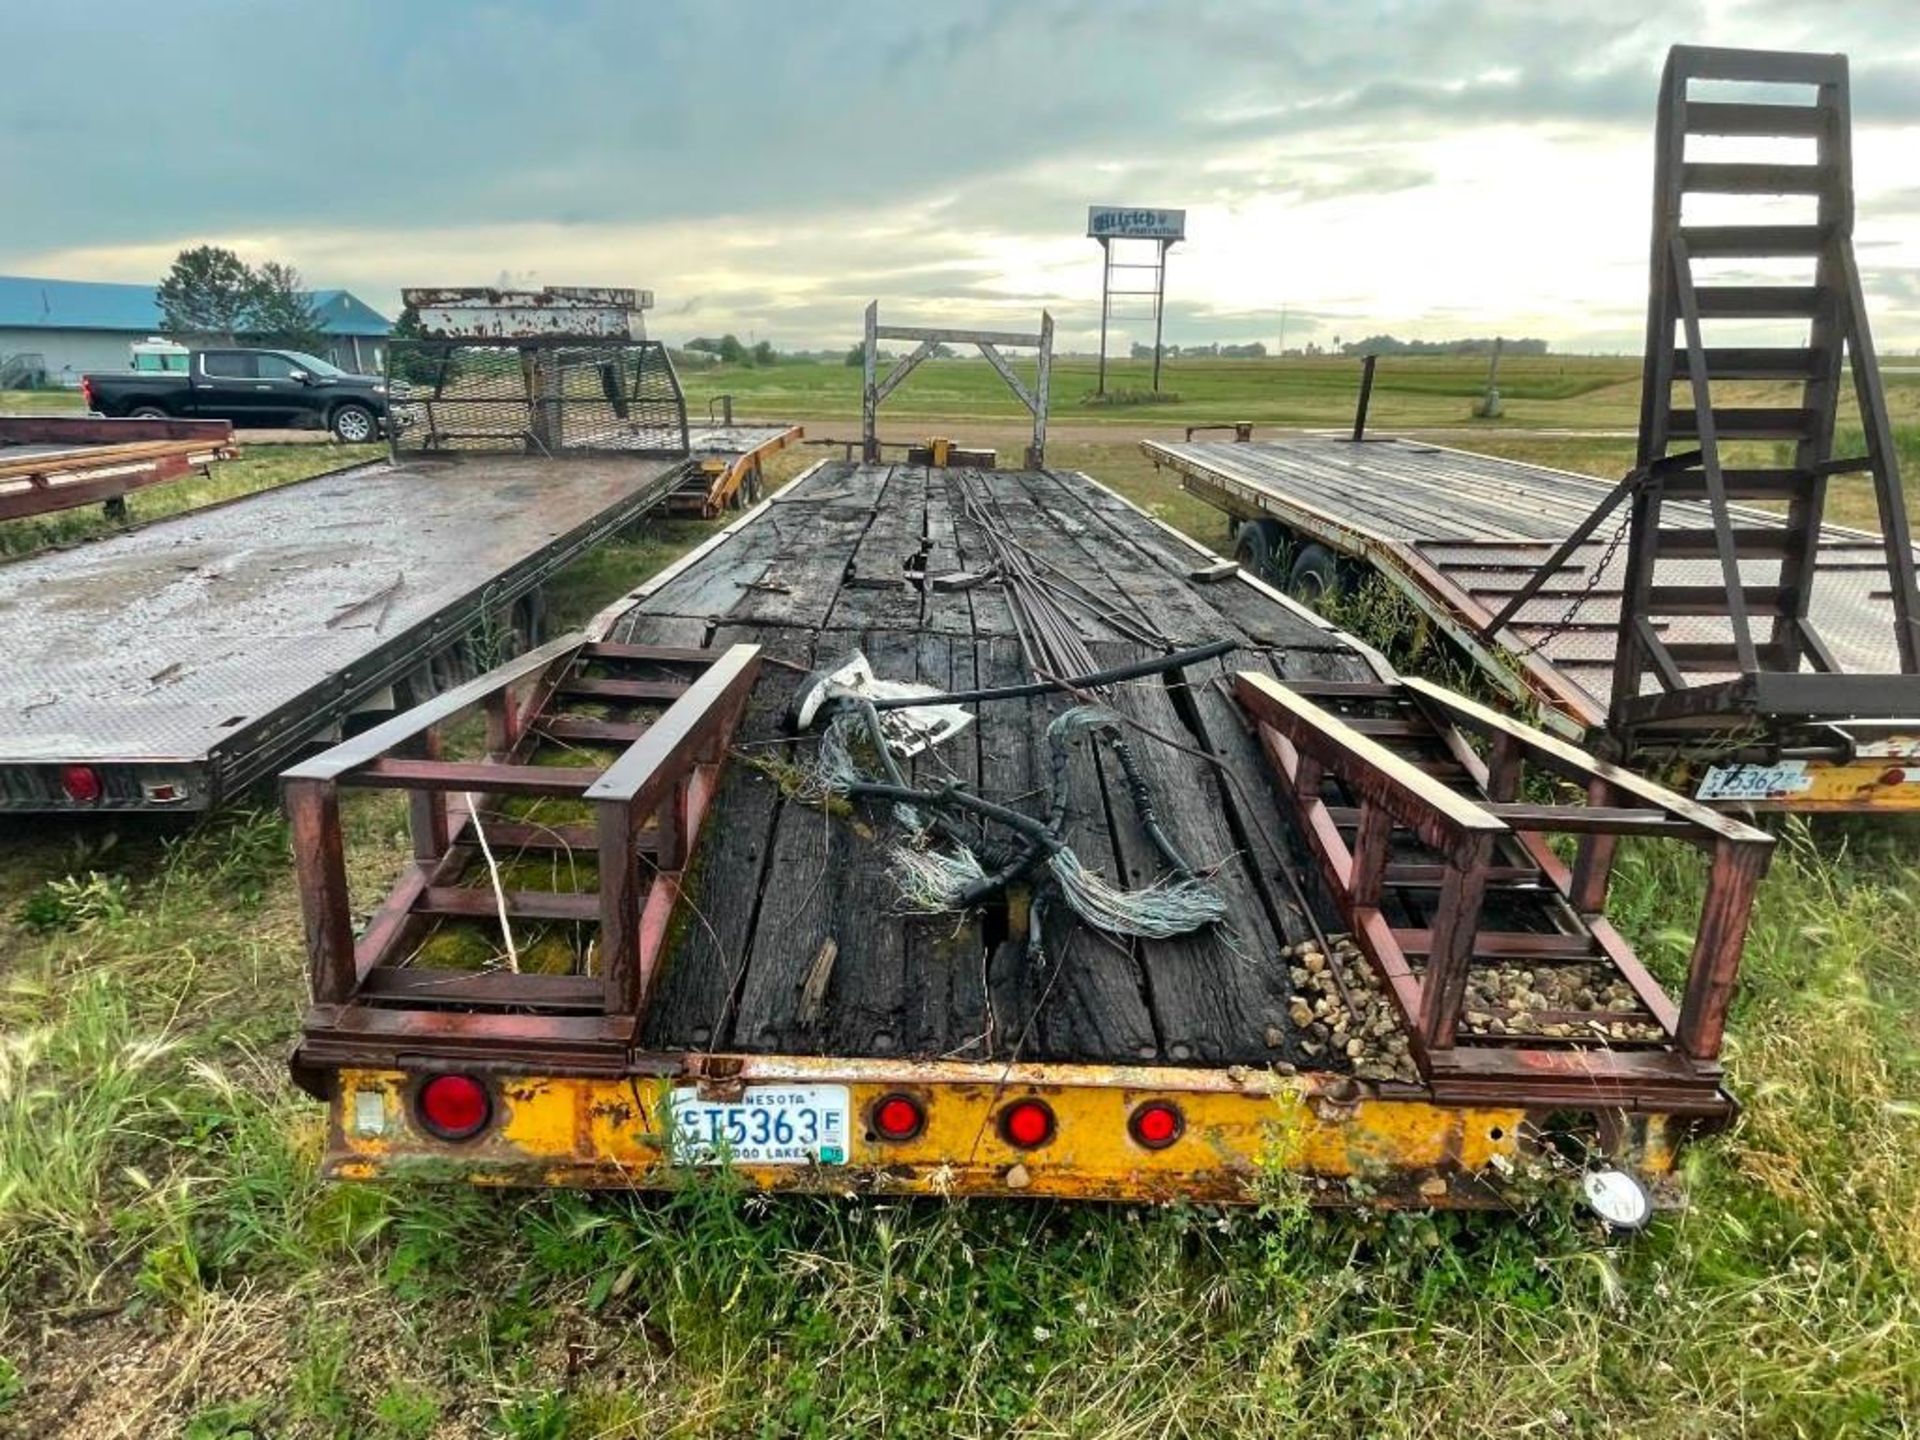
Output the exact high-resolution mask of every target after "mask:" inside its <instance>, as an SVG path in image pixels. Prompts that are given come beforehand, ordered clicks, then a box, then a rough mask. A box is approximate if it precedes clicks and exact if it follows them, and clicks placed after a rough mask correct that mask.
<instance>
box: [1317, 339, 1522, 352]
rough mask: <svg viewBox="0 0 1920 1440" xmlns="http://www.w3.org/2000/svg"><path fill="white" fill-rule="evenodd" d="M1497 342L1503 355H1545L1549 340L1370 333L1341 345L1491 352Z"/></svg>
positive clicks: (1384, 349) (1391, 349)
mask: <svg viewBox="0 0 1920 1440" xmlns="http://www.w3.org/2000/svg"><path fill="white" fill-rule="evenodd" d="M1495 344H1498V345H1499V346H1500V353H1501V354H1503V355H1544V354H1546V353H1547V342H1546V341H1544V340H1533V339H1528V338H1526V337H1522V338H1520V339H1518V340H1516V339H1513V338H1512V337H1511V336H1503V337H1502V338H1501V339H1499V340H1498V341H1494V340H1490V339H1484V338H1475V339H1469V340H1397V339H1395V338H1394V337H1393V336H1391V335H1369V336H1368V337H1367V338H1366V339H1364V340H1349V341H1347V342H1346V343H1345V344H1344V345H1341V346H1340V353H1341V354H1342V355H1491V354H1492V353H1493V347H1494V346H1495Z"/></svg>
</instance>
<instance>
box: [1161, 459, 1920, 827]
mask: <svg viewBox="0 0 1920 1440" xmlns="http://www.w3.org/2000/svg"><path fill="white" fill-rule="evenodd" d="M1141 448H1142V449H1143V450H1144V451H1145V452H1146V454H1147V456H1148V457H1149V458H1150V459H1152V460H1153V461H1154V462H1155V463H1156V464H1158V465H1162V466H1165V467H1167V468H1169V469H1171V470H1173V471H1174V472H1176V473H1177V474H1178V475H1179V477H1180V484H1181V486H1182V488H1184V489H1186V490H1187V491H1188V492H1189V493H1191V494H1193V495H1196V496H1198V497H1199V498H1200V499H1202V500H1205V501H1206V502H1207V503H1208V504H1210V505H1213V506H1215V507H1216V508H1218V509H1219V510H1221V511H1223V512H1224V513H1225V514H1226V515H1227V516H1228V517H1230V518H1231V519H1232V520H1233V521H1234V522H1236V524H1237V525H1238V526H1239V527H1240V530H1239V535H1238V543H1239V545H1240V553H1241V555H1242V557H1243V558H1244V559H1246V560H1247V561H1248V563H1252V564H1259V563H1261V562H1262V561H1264V560H1266V557H1269V556H1272V557H1274V559H1273V560H1272V561H1270V562H1267V563H1269V565H1270V566H1280V565H1285V566H1286V567H1288V569H1289V570H1290V572H1291V573H1289V574H1285V575H1282V574H1279V573H1278V571H1277V569H1276V570H1274V571H1273V573H1274V575H1275V578H1276V580H1278V581H1279V582H1280V583H1283V584H1284V583H1287V582H1289V581H1295V580H1297V581H1298V582H1300V583H1303V584H1304V585H1305V587H1306V588H1308V589H1316V588H1317V587H1318V586H1319V585H1320V584H1321V583H1323V582H1324V580H1325V578H1326V577H1327V575H1328V574H1329V573H1330V572H1329V570H1328V569H1327V568H1326V563H1325V561H1324V560H1323V559H1322V558H1321V554H1320V553H1319V552H1320V551H1322V550H1324V551H1327V552H1332V553H1333V554H1335V555H1338V556H1340V557H1343V558H1344V559H1345V560H1346V561H1349V562H1353V563H1355V564H1357V565H1359V566H1361V567H1363V568H1364V569H1365V570H1367V571H1370V572H1371V573H1374V574H1377V575H1379V576H1381V577H1382V578H1383V579H1385V580H1386V581H1388V582H1389V583H1390V584H1392V585H1393V586H1394V587H1395V588H1396V589H1398V590H1399V591H1400V592H1401V593H1403V594H1404V595H1406V596H1407V597H1408V598H1409V599H1410V600H1412V601H1413V602H1414V604H1416V605H1417V606H1418V607H1419V608H1420V609H1421V610H1422V611H1423V612H1424V613H1425V614H1426V615H1427V616H1428V617H1429V618H1430V619H1431V620H1432V621H1433V622H1434V623H1435V624H1436V625H1437V626H1438V627H1439V628H1440V629H1441V630H1443V631H1444V632H1445V633H1446V634H1447V635H1448V636H1450V637H1451V638H1452V639H1453V640H1454V641H1455V642H1457V643H1458V644H1459V645H1460V646H1461V648H1462V649H1463V650H1464V651H1465V652H1466V653H1467V654H1468V655H1470V656H1471V657H1472V658H1473V660H1474V661H1475V663H1476V664H1477V665H1478V667H1479V668H1480V670H1481V672H1482V673H1483V674H1484V675H1485V676H1486V677H1487V679H1488V680H1489V681H1490V682H1491V683H1492V684H1494V685H1496V686H1498V687H1499V688H1501V689H1503V690H1505V691H1507V692H1508V693H1509V694H1510V695H1512V696H1513V697H1514V698H1515V699H1516V700H1518V701H1521V702H1522V703H1525V704H1529V705H1537V706H1538V708H1539V714H1540V716H1541V723H1542V724H1544V725H1546V726H1547V727H1548V728H1550V729H1553V730H1555V731H1556V732H1558V733H1560V734H1563V735H1565V736H1567V737H1569V738H1571V739H1574V740H1576V741H1581V742H1582V743H1588V744H1592V743H1595V740H1596V737H1598V736H1599V735H1600V734H1601V733H1602V732H1603V731H1604V730H1605V729H1606V727H1607V723H1608V715H1609V711H1610V708H1611V706H1612V701H1613V682H1614V654H1615V649H1616V644H1617V635H1618V631H1619V625H1620V602H1621V594H1622V585H1623V582H1624V579H1625V572H1626V568H1627V558H1628V557H1627V552H1626V547H1625V545H1623V544H1620V543H1617V541H1616V538H1615V537H1616V533H1617V532H1618V531H1619V530H1620V528H1621V526H1622V525H1624V523H1625V520H1626V516H1625V514H1624V512H1623V513H1622V514H1621V516H1620V517H1618V518H1619V521H1620V524H1609V525H1606V526H1603V527H1602V528H1601V529H1600V531H1599V533H1597V534H1596V535H1594V536H1592V537H1591V538H1589V539H1587V540H1586V541H1585V542H1583V543H1582V544H1580V545H1579V546H1578V547H1577V548H1576V549H1574V551H1573V552H1572V553H1571V554H1570V555H1568V556H1567V557H1566V558H1565V559H1564V561H1563V562H1562V563H1561V564H1560V565H1559V566H1558V567H1557V569H1556V570H1555V571H1554V573H1553V576H1552V578H1551V579H1550V580H1549V581H1548V582H1547V583H1546V584H1545V585H1543V586H1541V587H1540V588H1539V589H1538V590H1537V591H1536V592H1535V593H1534V594H1533V595H1532V596H1531V597H1530V598H1528V599H1527V600H1526V601H1525V603H1524V604H1523V605H1521V607H1520V608H1519V609H1518V611H1516V612H1515V613H1514V614H1513V615H1512V616H1511V618H1510V619H1509V620H1508V621H1507V622H1506V623H1505V624H1503V625H1501V626H1500V627H1499V628H1498V629H1497V630H1494V631H1493V632H1492V633H1491V634H1489V633H1488V632H1489V628H1490V627H1491V626H1492V625H1493V622H1494V621H1495V620H1496V619H1497V618H1498V617H1499V615H1500V614H1501V613H1502V611H1503V610H1504V609H1505V608H1506V606H1507V603H1508V601H1509V600H1511V599H1512V598H1513V596H1514V595H1515V593H1516V592H1517V591H1518V590H1519V588H1520V587H1521V586H1522V585H1523V584H1525V583H1527V582H1528V581H1529V580H1530V579H1531V578H1532V577H1533V576H1534V575H1535V573H1536V572H1537V571H1539V569H1540V568H1541V566H1542V565H1543V563H1545V562H1546V561H1547V560H1549V559H1550V558H1551V557H1552V555H1553V553H1554V551H1555V550H1556V549H1557V548H1558V547H1559V546H1560V545H1561V543H1562V542H1563V541H1565V540H1567V539H1568V538H1569V537H1571V536H1572V535H1573V534H1574V532H1575V530H1576V528H1577V527H1578V526H1579V525H1580V524H1581V522H1582V521H1584V520H1585V519H1586V518H1587V517H1588V516H1589V515H1591V514H1592V513H1593V511H1594V510H1595V507H1596V506H1598V505H1599V504H1600V502H1601V501H1602V500H1603V499H1605V498H1606V497H1607V495H1608V493H1609V491H1611V490H1612V489H1613V488H1614V487H1613V486H1612V485H1611V484H1609V483H1608V482H1606V481H1603V480H1596V479H1593V478H1592V477H1589V476H1585V475H1576V474H1572V473H1569V472H1567V471H1563V470H1553V469H1549V468H1547V467H1545V466H1540V465H1530V464H1525V463H1522V462H1520V461H1516V460H1503V459H1496V458H1493V457H1490V456H1485V455H1476V454H1472V453H1469V452H1466V451H1461V450H1453V449H1448V448H1446V447H1443V446H1439V445H1433V444H1428V443H1425V442H1421V441H1415V440H1407V439H1395V438H1391V437H1380V438H1374V437H1368V438H1366V439H1365V440H1362V441H1359V442H1355V441H1353V440H1351V439H1348V438H1345V437H1341V436H1333V435H1317V434H1308V435H1289V436H1284V437H1274V438H1271V439H1261V440H1248V441H1212V442H1209V441H1189V442H1186V443H1175V442H1171V441H1158V440H1149V441H1143V442H1141ZM1664 511H1665V517H1666V520H1667V521H1668V522H1669V523H1670V524H1672V525H1674V526H1676V527H1680V526H1686V527H1691V528H1693V529H1694V530H1695V531H1696V532H1697V533H1700V534H1702V535H1707V534H1710V533H1711V531H1710V525H1711V516H1710V514H1709V512H1708V510H1707V507H1706V506H1705V505H1704V504H1701V503H1697V502H1689V501H1683V500H1668V501H1667V502H1666V504H1665V506H1664ZM1730 513H1731V514H1732V516H1733V517H1734V518H1735V519H1736V520H1737V522H1738V524H1739V525H1740V527H1741V528H1742V530H1743V532H1745V533H1748V534H1754V535H1760V534H1765V533H1767V532H1774V533H1778V534H1781V535H1784V534H1785V533H1786V522H1785V520H1784V519H1783V518H1782V516H1780V515H1778V514H1775V513H1773V512H1770V511H1767V510H1763V509H1759V508H1757V507H1754V506H1748V505H1734V506H1732V507H1730ZM1250 532H1260V533H1259V534H1258V536H1257V538H1256V536H1255V535H1254V534H1252V533H1250ZM1308 547H1315V549H1314V552H1313V553H1309V550H1308ZM1666 565H1667V568H1666V569H1665V570H1664V571H1663V578H1664V579H1665V580H1666V581H1668V582H1669V583H1671V584H1674V585H1676V586H1689V585H1691V586H1694V587H1697V588H1699V589H1700V590H1702V591H1703V592H1704V591H1707V590H1711V589H1713V588H1714V587H1716V586H1717V585H1718V584H1719V581H1720V567H1719V564H1718V562H1717V560H1716V559H1714V558H1713V556H1712V555H1711V553H1705V554H1701V555H1699V556H1698V557H1697V558H1693V559H1686V558H1675V559H1672V560H1669V561H1667V562H1666ZM1741 573H1742V576H1743V579H1744V580H1745V582H1746V583H1747V584H1748V585H1749V586H1751V587H1754V588H1755V589H1759V588H1761V587H1767V586H1772V585H1775V584H1777V583H1778V581H1779V575H1780V561H1779V559H1778V558H1773V559H1770V560H1769V559H1765V558H1759V557H1755V558H1751V559H1744V560H1743V561H1742V562H1741ZM1808 613H1809V617H1810V619H1811V620H1812V622H1813V623H1814V625H1815V626H1816V627H1817V629H1818V630H1819V632H1820V633H1821V634H1822V635H1823V636H1824V637H1825V639H1826V643H1827V645H1828V646H1829V647H1830V649H1831V652H1832V654H1833V656H1834V658H1835V660H1836V661H1837V662H1838V668H1839V669H1840V670H1842V671H1845V672H1850V673H1854V674H1859V675H1863V676H1864V675H1876V674H1885V673H1891V672H1897V671H1898V670H1899V669H1900V657H1899V654H1898V651H1897V648H1896V644H1895V617H1894V610H1893V605H1892V601H1891V599H1890V595H1889V585H1888V579H1887V564H1886V552H1885V547H1884V542H1883V541H1882V540H1881V539H1880V537H1878V536H1875V535H1869V534H1866V533H1864V532H1862V531H1857V530H1849V529H1845V528H1842V527H1839V526H1833V525H1828V526H1823V527H1822V528H1821V531H1820V538H1819V544H1818V547H1817V550H1816V558H1815V562H1814V565H1813V583H1812V585H1811V594H1810V600H1809V606H1808ZM1659 628H1660V631H1661V634H1662V636H1663V638H1665V639H1667V640H1668V641H1670V642H1673V643H1677V644H1680V645H1683V646H1684V645H1686V644H1688V643H1695V644H1705V643H1711V642H1713V641H1716V640H1719V639H1721V638H1722V637H1723V636H1724V633H1725V632H1724V625H1723V624H1722V623H1721V622H1719V621H1716V620H1715V619H1712V618H1710V617H1707V616H1705V615H1703V616H1702V617H1700V618H1699V619H1697V620H1694V621H1691V622H1689V621H1686V620H1684V619H1676V620H1670V621H1664V622H1662V623H1661V625H1660V627H1659ZM1760 679H1761V681H1762V683H1764V680H1765V677H1764V676H1763V677H1760ZM1693 741H1694V743H1695V745H1696V748H1697V747H1698V746H1699V745H1705V746H1706V747H1708V748H1714V749H1718V750H1719V751H1720V753H1721V754H1723V755H1726V754H1728V753H1729V752H1730V751H1731V750H1732V749H1733V748H1735V747H1730V746H1728V745H1727V744H1726V743H1725V741H1724V738H1723V737H1722V736H1719V735H1715V734H1700V733H1698V732H1696V734H1695V736H1694V737H1693ZM1660 747H1661V748H1663V749H1665V750H1666V751H1667V752H1668V753H1671V752H1672V751H1673V750H1675V749H1680V750H1682V751H1684V750H1685V749H1687V748H1688V741H1687V740H1685V739H1676V737H1674V736H1671V735H1670V736H1666V737H1661V739H1660ZM1852 750H1853V753H1854V755H1855V756H1856V758H1855V759H1853V760H1852V761H1851V763H1849V762H1846V761H1836V760H1834V759H1831V758H1818V757H1815V758H1794V757H1792V756H1787V757H1784V758H1783V757H1780V756H1778V755H1772V754H1765V753H1762V754H1758V755H1755V756H1754V757H1753V759H1754V761H1755V762H1756V763H1753V764H1739V763H1732V762H1731V761H1728V762H1726V763H1722V764H1720V765H1718V766H1715V765H1711V764H1709V765H1706V766H1704V767H1703V769H1702V774H1701V782H1700V790H1699V794H1700V798H1703V799H1713V800H1725V801H1730V802H1737V803H1739V804H1742V805H1752V806H1756V807H1760V808H1793V809H1805V810H1818V809H1864V808H1874V809H1881V808H1900V809H1908V808H1915V807H1920V767H1914V766H1910V765H1909V764H1908V763H1907V761H1908V760H1910V759H1912V758H1914V757H1915V756H1920V717H1915V719H1914V723H1913V724H1912V725H1911V726H1910V727H1907V728H1906V729H1902V728H1901V727H1899V726H1893V727H1890V728H1884V729H1883V730H1882V732H1881V733H1879V734H1877V735H1875V736H1874V737H1873V738H1872V739H1871V740H1870V741H1868V742H1867V743H1864V744H1857V745H1855V746H1853V747H1852Z"/></svg>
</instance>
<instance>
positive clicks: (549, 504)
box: [0, 426, 795, 812]
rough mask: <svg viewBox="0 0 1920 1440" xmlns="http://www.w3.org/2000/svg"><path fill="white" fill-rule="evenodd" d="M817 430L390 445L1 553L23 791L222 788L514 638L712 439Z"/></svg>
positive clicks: (14, 738)
mask: <svg viewBox="0 0 1920 1440" xmlns="http://www.w3.org/2000/svg"><path fill="white" fill-rule="evenodd" d="M794 433H795V432H794V431H793V430H792V429H791V428H789V427H783V426H782V427H763V428H759V429H749V428H740V427H736V428H734V429H732V430H729V431H725V432H716V433H712V434H707V433H703V432H702V431H700V430H699V429H695V430H694V431H693V432H692V433H691V435H690V436H689V445H688V449H689V451H690V457H689V458H685V459H657V458H646V457H639V456H620V455H599V456H574V457H568V458H565V459H548V458H545V457H540V456H527V455H517V456H516V455H509V454H477V453H469V454H464V455H461V456H460V457H458V458H452V457H436V456H427V455H413V456H408V457H405V458H402V459H397V460H396V459H389V460H381V461H376V462H373V463H371V464H365V465H358V466H352V467H349V468H346V469H342V470H336V471H333V472H330V473H328V474H324V475H319V476H315V477H313V478H311V479H308V480H303V481H300V482H298V483H296V484H292V485H286V486H281V487H279V488H276V489H273V490H268V491H264V492H261V493H258V494H254V495H250V496H246V497H243V498H240V499H236V500H232V501H228V502H225V503H223V504H219V505H213V506H209V507H206V508H204V509H201V510H197V511H193V512H191V513H188V514H184V515H179V516H175V517H172V518H169V519H166V520H161V521H157V522H155V523H153V524H149V525H144V526H140V527H138V528H136V529H132V530H128V531H124V532H122V533H119V534H116V535H113V536H111V537H109V538H106V539H103V540H98V541H92V542H88V543H86V544H83V545H79V546H76V547H73V548H71V549H64V550H56V551H47V552H44V553H40V554H36V555H33V556H30V557H27V558H25V559H22V560H19V561H16V562H13V563H10V564H6V565H0V653H4V654H5V656H6V664H5V667H4V670H3V671H0V811H16V812H18V811H44V810H88V811H103V810H108V811H125V810H149V809H179V810H204V809H208V808H211V807H213V806H217V805H219V804H220V803H222V802H223V801H224V800H226V799H228V798H230V797H232V796H233V795H234V794H236V793H237V792H238V791H240V790H241V789H242V788H243V787H245V786H246V785H248V784H249V783H251V782H253V781H255V780H258V779H259V778H261V777H263V776H266V775H270V774H272V773H273V772H274V771H276V770H278V769H279V768H281V767H282V766H284V765H285V764H286V763H287V762H288V761H289V760H290V759H291V758H292V757H293V756H294V755H295V753H296V752H297V751H298V750H299V749H300V748H301V747H302V746H305V745H308V744H310V743H311V742H312V741H313V740H314V739H316V738H320V739H326V738H331V733H332V727H335V726H337V725H338V724H339V722H341V721H342V720H343V719H345V717H346V716H348V715H349V714H351V713H353V712H354V711H356V710H358V709H360V708H362V707H364V706H365V705H366V704H367V703H368V701H369V700H370V698H374V697H378V696H379V695H380V692H383V691H385V690H387V689H388V688H389V687H392V686H394V685H396V684H397V683H399V682H402V681H407V680H409V678H410V677H414V676H416V675H417V674H418V672H420V671H421V670H422V668H423V667H425V666H426V665H427V664H428V663H429V662H430V661H432V660H433V659H434V657H436V656H437V655H439V654H441V653H442V652H444V651H445V650H446V649H447V648H448V647H449V646H451V645H453V644H454V643H455V642H456V641H458V640H460V639H462V638H463V637H466V636H469V635H471V634H472V633H473V632H474V631H475V630H476V629H477V628H484V627H488V626H493V627H499V631H500V634H501V638H502V639H503V640H504V638H505V627H506V626H508V625H509V624H510V623H511V615H512V612H513V610H514V607H515V606H516V605H517V604H519V603H520V602H522V601H523V600H525V599H526V598H527V597H529V596H531V595H533V594H534V593H535V592H536V591H537V589H538V587H539V586H540V585H541V584H542V583H543V582H544V581H545V580H547V579H548V578H549V577H550V576H552V575H553V574H554V573H555V572H556V571H557V570H559V569H560V568H561V567H562V566H564V565H566V564H567V563H568V562H569V561H571V560H573V559H574V558H576V557H577V556H579V555H580V554H582V553H583V552H585V551H586V550H587V549H589V548H591V547H592V546H593V545H595V544H597V543H598V542H599V541H601V540H602V539H604V538H606V537H607V536H609V535H612V534H614V533H615V532H617V531H618V530H620V529H622V528H623V527H625V526H627V525H630V524H632V523H633V521H634V520H636V519H637V518H638V517H640V516H641V515H644V514H646V513H647V512H648V511H649V510H651V509H652V508H653V507H654V506H656V505H658V504H660V503H661V502H662V501H663V500H664V499H665V497H666V496H668V495H669V494H670V493H671V492H672V491H673V489H674V487H675V486H676V485H678V484H679V483H680V482H681V481H682V479H683V478H685V477H686V476H687V475H688V474H692V473H697V472H698V470H699V464H700V461H701V459H702V458H703V457H707V456H712V455H715V454H723V455H725V456H728V457H735V456H739V455H743V454H758V453H762V452H764V451H767V450H771V449H774V448H778V447H779V446H781V445H784V444H786V443H787V442H788V440H789V439H790V438H791V437H792V436H793V434H794ZM417 693H418V692H417V691H416V694H417ZM388 703H391V702H388Z"/></svg>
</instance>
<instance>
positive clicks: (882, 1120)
mask: <svg viewBox="0 0 1920 1440" xmlns="http://www.w3.org/2000/svg"><path fill="white" fill-rule="evenodd" d="M926 1123H927V1115H926V1111H925V1110H924V1109H922V1108H921V1105H920V1102H919V1101H918V1100H916V1099H914V1098H913V1097H912V1096H911V1095H883V1096H881V1097H880V1099H879V1101H878V1102H877V1103H876V1104H875V1105H874V1107H873V1133H874V1134H876V1135H878V1136H879V1137H880V1138H881V1139H882V1140H911V1139H913V1137H914V1136H916V1135H918V1134H919V1133H920V1131H921V1130H922V1129H923V1128H924V1127H925V1125H926Z"/></svg>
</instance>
